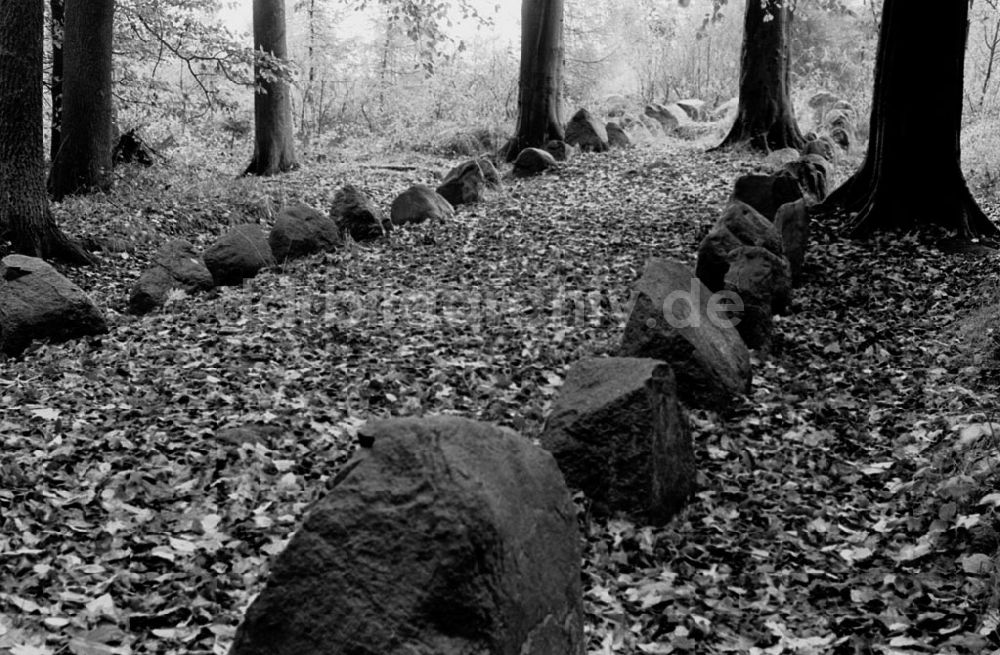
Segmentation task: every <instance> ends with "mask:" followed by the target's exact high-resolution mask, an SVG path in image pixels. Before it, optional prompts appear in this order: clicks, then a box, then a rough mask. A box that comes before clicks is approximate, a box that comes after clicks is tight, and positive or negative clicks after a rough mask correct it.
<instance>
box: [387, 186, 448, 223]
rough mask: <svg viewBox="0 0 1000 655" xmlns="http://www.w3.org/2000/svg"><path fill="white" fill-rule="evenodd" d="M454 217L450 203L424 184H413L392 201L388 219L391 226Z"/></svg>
mask: <svg viewBox="0 0 1000 655" xmlns="http://www.w3.org/2000/svg"><path fill="white" fill-rule="evenodd" d="M454 215H455V210H454V209H453V208H452V206H451V203H449V202H448V201H447V200H445V199H444V198H442V197H441V194H439V193H438V192H437V191H435V190H434V189H433V188H431V187H429V186H427V185H426V184H414V185H413V186H411V187H410V188H409V189H407V190H406V191H404V192H402V193H401V194H399V195H398V196H396V199H395V200H393V201H392V206H391V207H390V208H389V218H390V220H391V221H392V224H393V225H407V224H409V223H423V222H424V221H426V220H427V219H430V220H432V221H443V220H445V219H447V218H451V217H452V216H454Z"/></svg>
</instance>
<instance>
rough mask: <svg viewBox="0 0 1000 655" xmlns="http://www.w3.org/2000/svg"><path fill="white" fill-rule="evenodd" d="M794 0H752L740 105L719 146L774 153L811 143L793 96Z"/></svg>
mask: <svg viewBox="0 0 1000 655" xmlns="http://www.w3.org/2000/svg"><path fill="white" fill-rule="evenodd" d="M791 21H792V11H791V9H790V8H789V0H747V7H746V14H745V18H744V22H743V54H742V56H741V59H740V105H739V111H738V113H737V114H736V122H735V123H733V127H732V129H731V130H730V131H729V135H728V136H726V138H725V139H724V140H723V141H722V143H721V144H719V146H718V147H719V148H727V147H729V146H736V145H746V146H749V147H750V148H751V149H753V150H759V151H762V152H770V151H772V150H780V149H781V148H801V147H802V146H803V145H805V139H803V137H802V132H800V131H799V126H798V123H796V122H795V113H794V111H793V110H792V99H791V82H790V73H791V66H790V62H789V58H790V54H789V45H788V44H789V36H788V35H789V29H790V27H791Z"/></svg>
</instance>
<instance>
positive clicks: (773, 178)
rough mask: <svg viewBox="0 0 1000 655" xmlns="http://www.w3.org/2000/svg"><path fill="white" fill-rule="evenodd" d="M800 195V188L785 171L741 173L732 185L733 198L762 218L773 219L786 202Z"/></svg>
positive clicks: (792, 200) (794, 199) (796, 198)
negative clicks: (754, 173)
mask: <svg viewBox="0 0 1000 655" xmlns="http://www.w3.org/2000/svg"><path fill="white" fill-rule="evenodd" d="M801 197H802V190H801V189H799V184H798V182H797V181H796V180H795V178H794V177H792V176H791V175H789V174H787V173H779V174H776V175H741V176H740V177H738V178H736V184H735V185H734V186H733V195H732V199H733V200H739V201H740V202H745V203H746V204H748V205H750V206H751V207H753V208H754V209H756V210H757V211H758V212H760V213H761V214H762V215H763V216H764V218H766V219H767V220H769V221H773V220H774V215H775V214H776V213H777V212H778V207H781V206H782V205H783V204H785V203H786V202H794V201H796V200H798V199H799V198H801Z"/></svg>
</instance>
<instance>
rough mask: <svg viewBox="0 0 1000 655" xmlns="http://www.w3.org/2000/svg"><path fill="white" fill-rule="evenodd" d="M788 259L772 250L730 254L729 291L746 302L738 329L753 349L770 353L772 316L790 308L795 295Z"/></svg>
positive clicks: (740, 250) (738, 314)
mask: <svg viewBox="0 0 1000 655" xmlns="http://www.w3.org/2000/svg"><path fill="white" fill-rule="evenodd" d="M791 286H792V282H791V269H790V268H789V265H788V260H787V259H785V258H784V257H781V256H779V255H775V254H774V253H773V252H771V251H770V250H767V249H765V248H759V247H756V246H740V247H739V248H736V249H735V250H733V251H732V252H730V253H729V270H728V271H727V273H726V289H727V290H729V291H732V292H735V293H736V294H738V295H739V297H740V299H741V300H742V301H743V303H742V304H743V307H742V310H740V311H737V312H734V314H735V316H734V318H739V322H738V323H737V324H736V329H737V330H738V331H739V333H740V336H741V337H743V341H744V342H745V343H746V345H747V346H748V347H750V348H757V349H761V350H765V351H766V350H768V349H769V348H770V344H771V331H772V321H771V315H772V314H775V313H781V312H783V311H784V310H785V309H786V308H787V307H788V302H789V298H790V294H791Z"/></svg>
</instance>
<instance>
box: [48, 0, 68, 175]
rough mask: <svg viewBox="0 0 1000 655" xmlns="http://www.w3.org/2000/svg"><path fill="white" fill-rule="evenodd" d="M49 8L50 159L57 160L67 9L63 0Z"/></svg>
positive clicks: (54, 1)
mask: <svg viewBox="0 0 1000 655" xmlns="http://www.w3.org/2000/svg"><path fill="white" fill-rule="evenodd" d="M49 10H50V11H51V12H52V16H51V22H50V23H49V36H50V37H51V38H52V79H51V85H50V88H49V94H50V97H51V98H52V129H51V134H50V136H51V141H50V143H49V160H50V161H55V160H56V155H57V154H58V153H59V145H60V141H61V140H62V137H61V131H60V124H61V123H62V93H63V27H64V25H65V24H66V10H65V6H64V4H63V0H49Z"/></svg>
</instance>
